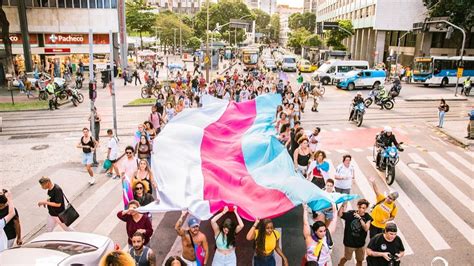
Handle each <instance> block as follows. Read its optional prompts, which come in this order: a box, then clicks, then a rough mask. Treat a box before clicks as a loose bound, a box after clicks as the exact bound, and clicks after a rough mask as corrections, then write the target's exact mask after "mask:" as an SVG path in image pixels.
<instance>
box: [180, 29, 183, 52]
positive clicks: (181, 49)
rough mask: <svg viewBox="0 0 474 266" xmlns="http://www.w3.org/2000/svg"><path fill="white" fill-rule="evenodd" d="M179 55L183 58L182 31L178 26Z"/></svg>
mask: <svg viewBox="0 0 474 266" xmlns="http://www.w3.org/2000/svg"><path fill="white" fill-rule="evenodd" d="M179 55H180V56H181V57H183V29H182V28H181V26H179Z"/></svg>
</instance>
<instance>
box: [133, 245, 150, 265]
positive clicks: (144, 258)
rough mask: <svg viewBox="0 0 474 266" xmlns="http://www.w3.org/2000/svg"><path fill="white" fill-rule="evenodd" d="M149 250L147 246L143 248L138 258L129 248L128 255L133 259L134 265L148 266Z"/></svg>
mask: <svg viewBox="0 0 474 266" xmlns="http://www.w3.org/2000/svg"><path fill="white" fill-rule="evenodd" d="M149 250H150V248H148V247H147V246H143V251H142V254H141V255H140V256H137V255H135V250H134V249H133V247H132V248H130V251H129V252H130V255H131V256H132V257H133V259H134V260H135V265H136V266H149V265H150V263H149V262H148V251H149Z"/></svg>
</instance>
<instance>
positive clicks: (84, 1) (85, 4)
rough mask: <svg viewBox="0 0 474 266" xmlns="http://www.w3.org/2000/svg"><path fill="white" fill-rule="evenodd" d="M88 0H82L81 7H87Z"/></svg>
mask: <svg viewBox="0 0 474 266" xmlns="http://www.w3.org/2000/svg"><path fill="white" fill-rule="evenodd" d="M87 6H88V5H87V0H81V8H87Z"/></svg>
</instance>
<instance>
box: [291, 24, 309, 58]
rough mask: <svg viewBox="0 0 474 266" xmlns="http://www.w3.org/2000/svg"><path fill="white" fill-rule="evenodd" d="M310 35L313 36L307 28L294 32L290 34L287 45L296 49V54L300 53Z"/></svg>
mask: <svg viewBox="0 0 474 266" xmlns="http://www.w3.org/2000/svg"><path fill="white" fill-rule="evenodd" d="M309 35H311V32H309V31H308V30H307V29H305V28H299V29H297V30H294V31H292V32H291V33H290V36H289V38H288V43H287V45H288V46H289V47H292V48H294V49H295V51H296V53H298V52H299V51H301V47H302V45H303V43H304V41H305V40H306V38H307V37H308V36H309Z"/></svg>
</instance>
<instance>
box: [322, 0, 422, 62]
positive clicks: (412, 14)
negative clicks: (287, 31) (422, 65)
mask: <svg viewBox="0 0 474 266" xmlns="http://www.w3.org/2000/svg"><path fill="white" fill-rule="evenodd" d="M425 15H426V8H425V7H424V5H423V1H422V0H318V3H317V14H316V20H317V21H318V22H321V21H337V20H339V19H348V20H351V21H352V24H353V26H354V29H355V34H354V35H353V36H352V37H350V38H347V39H346V40H344V43H343V44H344V45H345V46H346V47H347V48H348V51H350V53H351V55H352V59H362V60H368V61H369V62H370V63H374V62H375V63H377V62H382V61H385V59H386V58H387V57H388V56H390V55H391V54H393V53H394V52H396V47H397V42H398V38H399V37H400V36H401V35H402V34H404V33H405V32H407V31H409V30H411V29H412V26H413V23H416V22H420V21H423V20H424V18H425ZM416 42H417V40H416V35H414V34H411V33H410V34H408V35H407V36H406V38H403V39H402V45H401V46H402V53H403V54H404V55H406V56H409V57H411V58H413V56H415V54H416V51H415V49H416V48H415V47H416V45H415V44H416Z"/></svg>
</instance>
